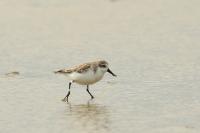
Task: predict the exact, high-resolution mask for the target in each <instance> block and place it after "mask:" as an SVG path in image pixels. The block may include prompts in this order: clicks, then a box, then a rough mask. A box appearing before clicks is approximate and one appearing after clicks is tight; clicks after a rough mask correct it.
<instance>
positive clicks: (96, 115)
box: [68, 100, 110, 132]
mask: <svg viewBox="0 0 200 133" xmlns="http://www.w3.org/2000/svg"><path fill="white" fill-rule="evenodd" d="M68 109H69V111H70V115H71V116H72V118H73V119H74V121H73V123H72V124H73V125H74V126H76V128H77V127H79V128H83V129H84V130H86V131H87V132H106V131H109V124H110V122H109V114H108V111H107V107H106V106H103V105H99V104H94V103H92V101H90V100H89V101H88V102H87V103H86V104H79V105H72V104H70V103H69V104H68Z"/></svg>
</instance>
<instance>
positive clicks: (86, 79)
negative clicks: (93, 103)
mask: <svg viewBox="0 0 200 133" xmlns="http://www.w3.org/2000/svg"><path fill="white" fill-rule="evenodd" d="M104 73H105V72H102V71H101V70H99V69H97V71H96V72H94V71H93V70H92V69H89V70H88V71H87V72H83V73H78V72H73V73H71V74H69V75H68V76H69V78H70V79H71V80H73V81H74V82H76V83H78V84H82V85H88V84H94V83H96V82H97V81H99V80H101V79H102V77H103V75H104Z"/></svg>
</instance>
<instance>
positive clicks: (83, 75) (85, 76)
mask: <svg viewBox="0 0 200 133" xmlns="http://www.w3.org/2000/svg"><path fill="white" fill-rule="evenodd" d="M106 72H108V73H110V74H111V75H112V76H115V77H116V76H117V75H116V74H114V73H113V72H112V71H111V70H110V69H109V64H108V62H107V61H105V60H97V61H93V62H87V63H83V64H81V65H77V66H74V67H71V68H64V69H60V70H57V71H54V73H56V74H62V75H65V76H67V77H68V78H69V79H70V82H69V87H68V89H69V90H68V93H67V95H66V96H65V97H64V98H63V99H62V101H64V102H68V98H69V95H70V89H71V85H72V83H77V84H80V85H86V91H87V92H88V93H89V95H90V96H91V99H93V98H94V96H93V95H92V94H91V93H90V91H89V85H92V84H94V83H96V82H98V81H100V80H101V79H102V78H103V76H104V74H105V73H106Z"/></svg>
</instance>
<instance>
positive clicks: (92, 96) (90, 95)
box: [87, 85, 94, 99]
mask: <svg viewBox="0 0 200 133" xmlns="http://www.w3.org/2000/svg"><path fill="white" fill-rule="evenodd" d="M87 92H88V93H89V94H90V96H91V98H92V99H93V98H94V96H93V95H92V94H91V93H90V91H89V85H87Z"/></svg>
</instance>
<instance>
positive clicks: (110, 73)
mask: <svg viewBox="0 0 200 133" xmlns="http://www.w3.org/2000/svg"><path fill="white" fill-rule="evenodd" d="M107 72H109V73H110V74H112V76H117V75H115V74H114V73H113V72H112V71H111V70H110V69H109V68H108V70H107Z"/></svg>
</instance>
